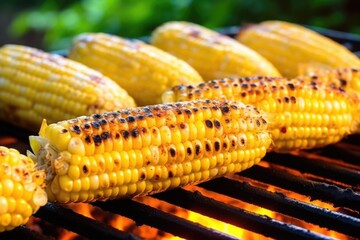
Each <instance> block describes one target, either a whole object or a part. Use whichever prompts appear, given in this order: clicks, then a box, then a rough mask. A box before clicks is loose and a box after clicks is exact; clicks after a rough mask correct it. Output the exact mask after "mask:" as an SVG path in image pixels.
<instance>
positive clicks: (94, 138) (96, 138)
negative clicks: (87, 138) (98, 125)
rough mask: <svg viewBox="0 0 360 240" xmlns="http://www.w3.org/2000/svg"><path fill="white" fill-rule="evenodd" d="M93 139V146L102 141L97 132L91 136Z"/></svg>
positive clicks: (98, 144)
mask: <svg viewBox="0 0 360 240" xmlns="http://www.w3.org/2000/svg"><path fill="white" fill-rule="evenodd" d="M93 140H94V143H95V146H100V145H101V143H102V139H101V136H100V135H98V134H96V135H95V136H93Z"/></svg>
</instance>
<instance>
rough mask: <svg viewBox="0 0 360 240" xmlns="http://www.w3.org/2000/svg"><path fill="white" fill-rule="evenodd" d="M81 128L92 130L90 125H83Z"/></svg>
mask: <svg viewBox="0 0 360 240" xmlns="http://www.w3.org/2000/svg"><path fill="white" fill-rule="evenodd" d="M81 128H82V129H84V130H89V129H90V128H91V126H90V124H89V123H84V124H82V125H81Z"/></svg>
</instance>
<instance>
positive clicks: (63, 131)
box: [60, 128, 68, 133]
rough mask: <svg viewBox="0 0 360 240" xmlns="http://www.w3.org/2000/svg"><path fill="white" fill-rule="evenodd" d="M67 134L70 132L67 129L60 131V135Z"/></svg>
mask: <svg viewBox="0 0 360 240" xmlns="http://www.w3.org/2000/svg"><path fill="white" fill-rule="evenodd" d="M67 132H68V130H67V129H66V128H64V129H61V131H60V133H67Z"/></svg>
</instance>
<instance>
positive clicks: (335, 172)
mask: <svg viewBox="0 0 360 240" xmlns="http://www.w3.org/2000/svg"><path fill="white" fill-rule="evenodd" d="M305 154H306V153H305ZM266 161H268V162H271V163H275V164H278V165H281V166H285V167H288V168H292V169H295V170H298V171H301V172H306V173H311V174H314V175H316V176H321V177H324V178H328V179H332V180H335V181H339V182H342V183H346V184H348V185H351V186H356V185H360V173H359V171H356V170H352V169H350V168H347V167H342V166H339V165H334V164H329V162H326V161H324V160H322V159H319V158H317V159H312V158H311V157H310V158H308V157H306V156H297V155H293V154H271V153H268V154H267V155H266Z"/></svg>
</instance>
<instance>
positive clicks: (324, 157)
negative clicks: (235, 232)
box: [0, 27, 360, 240]
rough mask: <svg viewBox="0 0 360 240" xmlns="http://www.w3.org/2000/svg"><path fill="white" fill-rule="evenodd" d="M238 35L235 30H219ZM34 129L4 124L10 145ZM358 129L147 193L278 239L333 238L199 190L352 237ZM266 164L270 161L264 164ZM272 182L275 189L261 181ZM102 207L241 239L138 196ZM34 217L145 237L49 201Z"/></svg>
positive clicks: (357, 211)
mask: <svg viewBox="0 0 360 240" xmlns="http://www.w3.org/2000/svg"><path fill="white" fill-rule="evenodd" d="M315 30H316V31H318V32H320V33H322V34H324V35H326V36H328V37H331V38H333V39H334V40H336V41H338V42H340V43H342V44H344V45H345V46H346V47H348V48H349V49H350V50H352V51H354V52H356V53H358V52H359V51H360V36H358V35H353V34H347V33H342V32H337V31H332V30H326V29H319V28H315ZM221 31H222V32H223V33H226V34H227V35H229V36H234V35H235V34H236V33H237V31H238V28H237V27H231V28H226V29H221ZM30 134H31V133H29V132H27V131H23V130H19V129H17V128H14V127H13V126H11V125H9V124H7V123H3V122H0V142H1V139H2V138H3V139H5V138H6V137H8V138H9V137H10V139H12V140H13V141H10V142H9V143H7V144H5V145H6V146H8V147H15V148H17V149H19V150H20V151H21V152H23V153H25V151H26V149H28V148H29V147H28V136H29V135H30ZM359 142H360V135H355V136H349V137H348V138H346V139H344V140H343V141H342V142H341V143H338V144H335V145H332V146H328V147H325V148H322V149H316V150H312V151H303V152H300V153H301V154H273V153H272V154H268V155H267V156H266V158H265V159H264V160H263V163H264V164H260V165H257V166H254V167H252V168H250V169H248V170H246V171H244V172H241V173H239V174H236V175H234V176H232V178H233V179H229V178H219V179H215V180H212V181H209V182H206V183H202V184H200V185H198V187H197V188H198V189H199V191H194V192H193V191H189V190H186V189H176V190H172V191H168V192H164V193H160V194H155V195H154V196H152V197H149V198H157V199H160V200H162V201H165V202H167V203H170V204H173V205H176V206H179V207H182V208H184V209H189V210H192V211H195V212H198V213H200V214H203V215H206V216H210V217H213V218H215V219H218V220H221V221H224V222H227V223H230V224H232V225H235V226H239V227H242V228H244V229H246V230H247V231H250V232H256V233H259V234H262V235H264V236H267V237H272V238H276V239H331V238H330V237H329V236H326V234H325V235H323V234H324V233H322V234H319V233H317V232H314V231H310V230H308V229H306V228H304V227H299V226H297V225H294V224H291V223H287V222H286V221H279V220H276V219H272V218H269V217H266V216H264V215H259V214H256V213H253V212H251V211H248V210H247V209H246V208H245V209H241V208H239V207H236V206H233V205H231V204H227V203H223V202H221V201H219V200H217V199H216V197H215V198H212V197H208V196H207V195H206V194H203V193H202V192H201V189H205V190H207V191H210V192H214V193H218V194H221V195H224V196H228V197H231V198H233V199H237V200H239V201H242V202H247V203H250V204H253V205H256V206H260V207H263V208H265V209H269V210H272V211H274V212H277V213H279V214H282V215H284V216H289V217H292V218H294V219H300V220H302V221H304V222H309V223H311V224H315V225H318V226H321V227H323V228H328V229H329V230H333V231H336V232H338V233H341V234H344V235H347V236H348V237H349V239H352V238H357V237H359V233H358V232H359V229H360V194H359V187H360V186H359V185H360V146H359V145H358V144H359ZM265 166H266V167H265ZM259 184H260V185H273V186H276V187H277V190H276V191H275V192H272V191H269V190H266V189H264V188H263V187H259V186H258V185H259ZM288 191H291V192H295V193H298V194H301V195H303V196H308V197H309V198H310V199H311V200H315V199H320V200H321V201H323V202H328V203H330V204H332V205H333V206H334V207H337V209H335V210H328V209H326V208H324V207H318V206H316V205H315V204H312V203H311V202H310V203H307V202H303V201H300V200H297V199H294V198H291V197H287V196H286V193H287V192H288ZM93 206H95V207H96V208H97V209H99V211H102V212H105V213H106V212H111V214H119V215H123V216H126V217H128V218H131V219H133V220H134V221H135V222H136V224H138V225H142V224H145V225H149V226H152V227H155V228H157V229H160V230H162V231H165V232H169V233H171V234H173V235H176V236H180V237H184V238H189V239H237V238H235V237H232V236H229V235H227V234H226V233H222V232H219V231H217V230H214V229H211V226H202V225H199V224H198V223H193V222H190V221H188V220H186V219H184V218H181V217H178V216H175V215H172V214H170V213H166V212H163V211H161V210H159V209H156V208H154V207H151V206H148V205H147V204H144V203H141V202H138V201H136V200H128V199H127V200H113V201H107V202H97V203H93ZM35 217H37V218H39V219H41V221H42V222H44V223H47V224H49V223H50V224H52V225H53V226H54V229H67V230H70V231H73V232H75V233H77V234H78V235H79V238H77V239H140V238H139V237H138V236H135V235H134V234H131V233H128V232H126V231H120V230H118V229H115V228H113V227H111V226H109V225H108V224H107V223H103V222H100V221H96V220H93V219H90V218H87V217H85V216H83V215H80V214H78V213H76V212H74V211H73V210H71V209H69V208H67V206H66V205H58V204H54V203H48V204H47V205H46V206H45V207H43V208H41V209H40V210H39V211H38V212H37V213H36V214H35ZM0 239H34V240H35V239H36V240H51V239H56V235H54V234H52V233H48V232H45V231H44V233H41V232H39V231H36V230H32V229H30V228H27V227H24V226H21V227H18V228H16V229H15V230H13V231H10V232H5V233H0Z"/></svg>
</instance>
